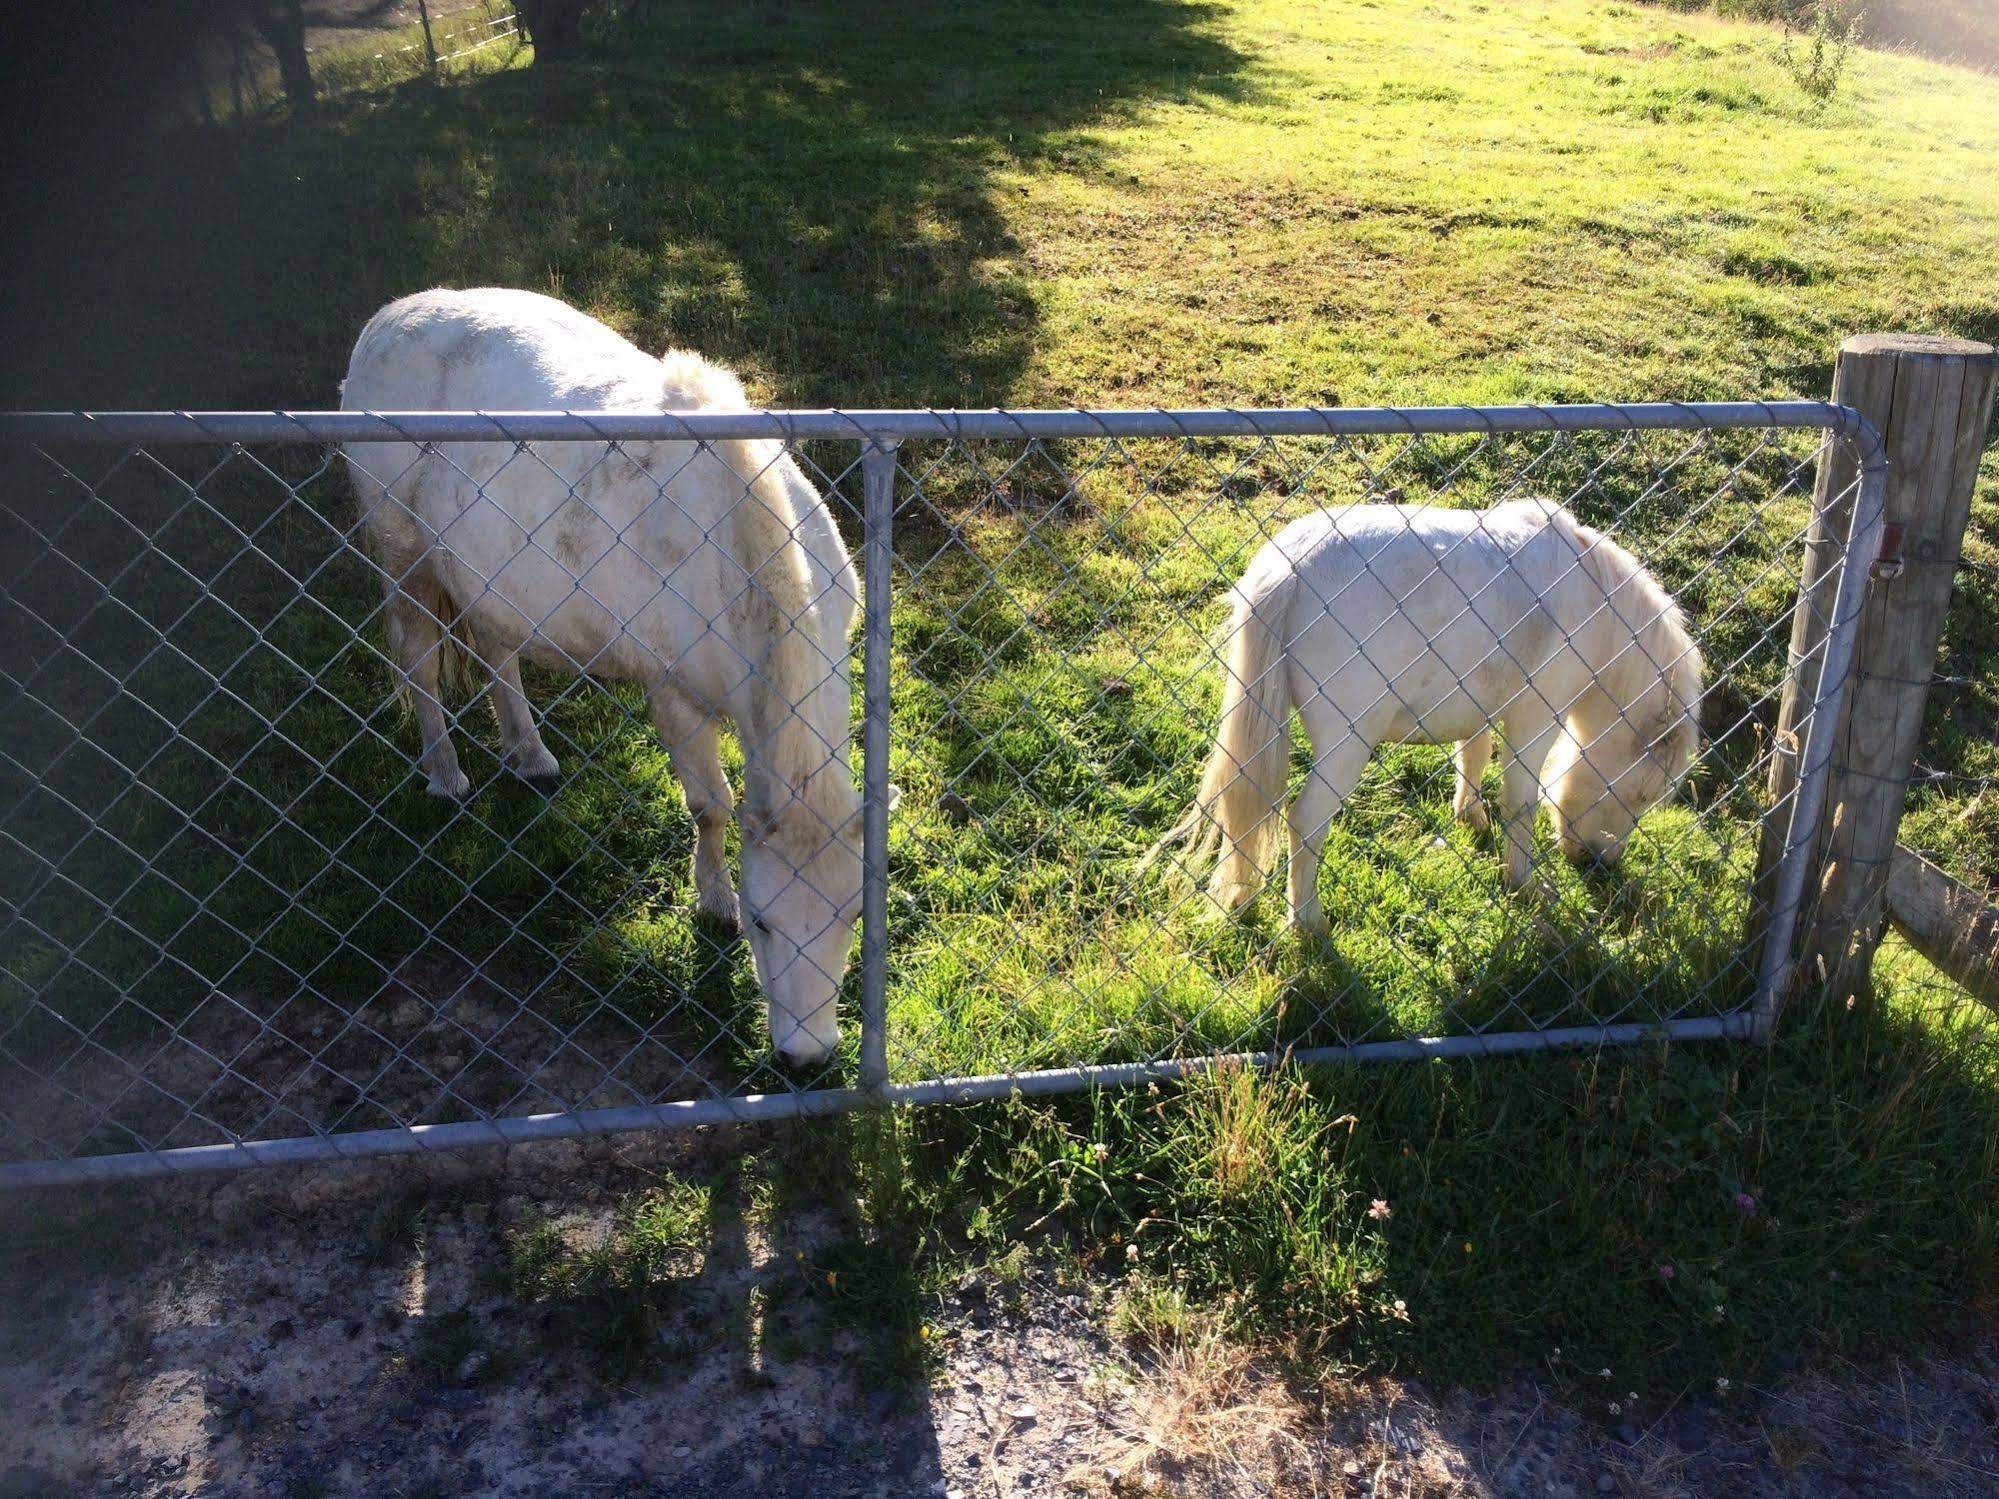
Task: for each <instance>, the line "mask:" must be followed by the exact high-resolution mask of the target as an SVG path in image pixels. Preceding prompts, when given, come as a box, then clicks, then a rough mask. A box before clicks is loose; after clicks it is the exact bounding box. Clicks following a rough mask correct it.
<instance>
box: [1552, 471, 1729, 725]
mask: <svg viewBox="0 0 1999 1499" xmlns="http://www.w3.org/2000/svg"><path fill="white" fill-rule="evenodd" d="M1545 508H1546V511H1547V514H1548V518H1549V520H1550V522H1551V523H1553V524H1554V525H1556V526H1558V527H1560V528H1562V529H1564V530H1566V531H1568V532H1569V533H1570V538H1569V539H1570V540H1571V541H1572V542H1573V543H1574V545H1575V548H1576V552H1577V556H1578V557H1579V558H1580V559H1581V566H1582V568H1583V570H1584V571H1585V572H1586V573H1587V574H1588V575H1589V577H1590V580H1591V581H1592V582H1593V583H1595V584H1596V586H1597V587H1598V588H1600V589H1602V590H1603V594H1604V597H1605V599H1606V600H1608V602H1609V609H1610V613H1611V615H1612V616H1613V617H1615V618H1617V619H1620V620H1622V621H1623V622H1624V624H1625V625H1626V627H1627V628H1629V629H1630V630H1631V632H1632V637H1633V641H1632V644H1630V645H1625V644H1623V643H1622V642H1619V644H1618V645H1617V646H1616V647H1615V648H1614V655H1613V658H1612V660H1611V661H1609V662H1608V663H1607V664H1606V665H1605V667H1604V668H1603V676H1602V680H1603V684H1604V687H1605V689H1606V690H1607V691H1609V692H1611V693H1612V694H1613V695H1614V696H1616V697H1617V699H1618V701H1620V702H1623V703H1637V702H1640V701H1642V700H1643V699H1644V698H1645V697H1646V695H1647V694H1648V693H1649V692H1650V691H1651V689H1652V688H1653V687H1654V685H1655V684H1658V683H1663V684H1664V685H1665V688H1666V691H1667V693H1668V694H1669V697H1670V701H1669V705H1668V713H1667V717H1666V719H1665V720H1664V721H1662V723H1661V728H1662V729H1663V730H1664V732H1665V733H1671V732H1672V731H1673V730H1674V729H1677V728H1682V727H1684V728H1688V729H1690V730H1691V731H1692V733H1693V735H1694V743H1695V744H1697V743H1698V733H1699V718H1700V706H1701V682H1702V662H1701V653H1700V647H1699V645H1698V644H1696V642H1695V640H1694V637H1693V632H1692V631H1691V630H1689V629H1688V628H1687V619H1686V616H1685V615H1684V614H1682V613H1681V612H1680V606H1679V604H1678V603H1676V602H1675V601H1674V599H1673V596H1672V595H1671V594H1669V593H1668V592H1666V590H1665V589H1664V588H1663V587H1662V586H1661V585H1660V583H1659V580H1658V579H1657V578H1655V577H1653V576H1652V574H1651V573H1650V572H1648V571H1647V570H1646V568H1645V565H1644V564H1643V563H1642V562H1640V561H1639V560H1638V559H1637V558H1636V557H1634V556H1632V555H1631V553H1630V552H1628V551H1626V550H1625V549H1624V548H1623V547H1622V546H1619V545H1618V544H1617V542H1615V541H1613V540H1612V539H1611V538H1610V537H1609V536H1607V535H1605V534H1604V533H1603V532H1602V531H1599V530H1597V529H1596V528H1595V527H1594V526H1586V525H1584V524H1583V523H1582V522H1581V521H1579V520H1577V519H1576V518H1575V516H1574V515H1573V514H1572V513H1571V512H1570V511H1569V510H1568V509H1566V508H1565V507H1563V506H1561V505H1556V504H1548V505H1547V506H1546V507H1545ZM1660 737H1664V735H1663V734H1662V735H1661V736H1660Z"/></svg>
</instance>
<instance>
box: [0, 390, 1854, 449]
mask: <svg viewBox="0 0 1999 1499" xmlns="http://www.w3.org/2000/svg"><path fill="white" fill-rule="evenodd" d="M579 422H580V423H582V424H584V425H585V426H586V427H587V428H588V429H589V430H590V431H591V432H592V433H594V434H596V436H597V437H599V438H600V439H602V440H604V441H609V442H620V441H623V442H641V441H660V440H663V439H672V438H680V439H688V440H695V441H703V440H715V439H737V438H758V437H764V438H785V439H790V440H794V441H805V440H814V439H826V438H850V439H858V440H861V441H864V442H875V443H893V442H903V441H916V440H920V439H923V438H946V439H967V440H969V439H974V438H983V439H992V438H1013V439H1020V438H1040V439H1045V440H1055V439H1062V438H1090V437H1124V438H1140V437H1365V436H1375V437H1380V436H1394V435H1397V434H1412V435H1416V434H1420V435H1438V436H1443V435H1450V434H1469V435H1476V434H1478V433H1503V432H1629V431H1657V430H1666V431H1689V432H1691V431H1703V430H1734V431H1740V430H1744V429H1748V428H1756V427H1771V428H1789V429H1810V428H1817V429H1821V430H1824V431H1830V432H1836V433H1838V434H1840V435H1841V436H1843V437H1845V438H1847V439H1849V440H1850V441H1852V442H1853V443H1854V444H1855V445H1856V447H1857V449H1858V451H1859V455H1860V458H1861V460H1862V463H1863V465H1864V464H1865V463H1866V461H1867V460H1868V459H1869V458H1870V457H1878V456H1879V454H1880V452H1881V437H1880V434H1879V433H1877V432H1876V431H1875V430H1874V428H1873V427H1872V426H1871V425H1870V424H1869V423H1868V421H1867V419H1866V418H1865V417H1863V416H1861V415H1860V413H1859V412H1857V411H1855V410H1853V409H1852V408H1851V407H1847V406H1838V405H1834V404H1833V403H1832V402H1830V401H1645V402H1638V403H1634V404H1629V405H1617V404H1592V405H1561V406H1403V407H1398V406H1351V407H1318V406H1295V407H1243V408H1227V409H1222V408H1217V409H1212V410H1201V411H1167V410H1117V411H1089V410H1081V409H1078V410H1073V411H916V410H910V411H834V410H826V411H662V412H649V411H648V412H631V411H580V412H579V411H455V412H453V411H432V412H395V411H213V412H185V411H176V412H163V411H105V412H83V411H72V412H60V411H48V412H11V413H0V443H5V442H36V443H72V442H75V443H99V442H109V443H154V442H160V443H165V442H172V443H190V442H224V443H306V442H495V441H500V442H575V441H577V440H578V439H577V436H576V430H577V424H578V423H579Z"/></svg>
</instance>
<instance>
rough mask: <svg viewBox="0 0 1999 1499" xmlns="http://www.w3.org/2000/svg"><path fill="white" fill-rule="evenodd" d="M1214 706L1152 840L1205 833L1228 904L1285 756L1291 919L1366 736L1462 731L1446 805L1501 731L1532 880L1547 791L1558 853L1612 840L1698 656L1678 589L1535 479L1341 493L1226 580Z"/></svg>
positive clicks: (1665, 749) (1263, 831)
mask: <svg viewBox="0 0 1999 1499" xmlns="http://www.w3.org/2000/svg"><path fill="white" fill-rule="evenodd" d="M1227 654H1228V677H1227V681H1226V683H1225V685H1224V688H1223V693H1222V714H1221V725H1220V728H1219V730H1218V732H1217V733H1216V736H1215V747H1214V750H1213V752H1212V754H1211V755H1210V756H1209V758H1208V762H1207V766H1206V769H1205V771H1204V772H1203V774H1202V777H1201V788H1200V793H1199V795H1198V797H1197V798H1196V799H1195V802H1194V806H1193V809H1192V810H1191V811H1190V812H1189V813H1188V814H1187V816H1186V817H1185V818H1183V819H1182V820H1181V822H1180V823H1179V824H1178V825H1177V826H1175V827H1174V828H1173V829H1172V831H1170V832H1169V833H1167V835H1166V836H1165V837H1164V838H1162V839H1161V840H1160V841H1159V843H1158V844H1157V845H1155V846H1154V848H1153V850H1152V852H1151V853H1150V854H1148V855H1147V857H1146V863H1148V864H1149V863H1151V862H1152V861H1153V860H1155V859H1156V858H1158V857H1159V855H1160V854H1161V853H1162V852H1163V851H1164V850H1165V849H1167V848H1168V847H1171V846H1173V845H1175V844H1181V843H1191V844H1192V852H1193V855H1194V856H1195V857H1196V858H1197V859H1205V858H1206V857H1211V856H1213V855H1215V854H1216V853H1217V852H1218V853H1219V856H1220V857H1219V860H1218V862H1217V863H1216V865H1215V869H1214V872H1213V875H1212V876H1211V878H1210V879H1209V882H1208V891H1209V895H1210V897H1211V898H1212V899H1213V900H1214V902H1215V903H1216V904H1217V905H1218V906H1220V907H1221V908H1222V909H1224V910H1233V909H1235V908H1237V907H1239V906H1241V905H1243V904H1245V903H1246V902H1248V901H1250V900H1252V899H1253V898H1254V897H1255V896H1256V894H1257V892H1258V891H1259V890H1261V889H1262V887H1263V884H1264V881H1265V879H1266V878H1267V875H1268V870H1269V867H1270V864H1271V861H1272V857H1273V855H1274V853H1275V844H1276V840H1277V817H1278V813H1279V811H1280V809H1281V808H1282V807H1283V805H1284V798H1285V792H1286V786H1287V781H1288V777H1289V771H1290V767H1291V714H1292V712H1293V710H1296V712H1297V713H1298V715H1299V717H1300V718H1302V719H1303V720H1304V724H1305V732H1306V735H1307V737H1308V738H1309V739H1310V741H1311V746H1312V768H1311V771H1310V774H1309V775H1308V777H1307V778H1306V781H1305V784H1304V787H1303V789H1302V790H1301V791H1300V792H1299V794H1298V797H1297V799H1296V800H1295V801H1293V802H1292V804H1291V807H1290V812H1289V816H1288V822H1289V827H1290V841H1291V858H1290V887H1291V888H1290V895H1291V921H1292V924H1293V925H1294V926H1296V927H1297V928H1298V929H1300V930H1301V931H1308V932H1322V931H1324V930H1325V927H1326V918H1325V914H1324V911H1323V910H1322V909H1321V907H1320V904H1319V855H1320V851H1321V849H1322V848H1323V847H1324V845H1325V840H1326V833H1327V829H1328V826H1329V824H1330V823H1331V821H1332V818H1333V816H1334V814H1335V813H1336V812H1338V811H1339V809H1340V805H1341V803H1343V802H1344V801H1345V800H1346V798H1347V797H1348V796H1349V795H1351V794H1352V792H1353V789H1354V787H1355V785H1356V784H1357V783H1358V782H1359V780H1360V776H1361V772H1362V771H1363V770H1364V769H1365V768H1366V766H1367V762H1368V758H1369V756H1370V755H1372V754H1373V752H1374V749H1375V746H1377V745H1379V744H1382V743H1384V742H1388V741H1396V740H1399V741H1403V742H1414V743H1420V744H1450V743H1454V742H1455V743H1458V752H1457V802H1456V811H1457V815H1458V817H1459V819H1460V820H1462V821H1464V822H1467V823H1470V824H1471V825H1472V826H1474V827H1478V828H1483V827H1484V826H1485V825H1486V816H1485V810H1484V806H1483V804H1482V803H1481V801H1480V797H1479V789H1478V787H1479V777H1480V774H1481V773H1482V772H1483V771H1484V769H1485V766H1486V763H1487V761H1488V759H1489V757H1490V755H1491V752H1492V741H1491V731H1492V730H1493V729H1494V728H1497V729H1498V730H1499V731H1500V734H1501V737H1502V738H1503V739H1504V741H1505V743H1506V751H1507V752H1506V763H1505V777H1504V792H1503V800H1502V816H1503V818H1504V822H1505V829H1506V854H1505V866H1504V867H1505V876H1506V883H1507V886H1508V887H1509V888H1510V889H1515V890H1519V889H1525V888H1528V887H1529V886H1530V885H1531V883H1532V874H1533V838H1534V817H1535V812H1536V810H1537V808H1538V806H1539V802H1540V800H1541V798H1542V797H1543V796H1545V797H1546V799H1547V802H1548V806H1549V810H1550V812H1551V813H1552V815H1553V819H1554V824H1555V829H1556V831H1557V833H1558V835H1559V836H1560V839H1561V844H1562V848H1563V850H1564V851H1565V852H1566V853H1568V854H1569V856H1570V857H1571V858H1575V859H1582V858H1586V857H1594V858H1596V859H1597V860H1599V861H1602V862H1605V863H1610V862H1614V861H1615V860H1616V858H1617V857H1618V855H1619V854H1620V853H1621V852H1622V851H1623V848H1624V846H1625V843H1626V841H1627V840H1628V838H1629V837H1630V834H1631V831H1632V829H1633V828H1634V827H1635V826H1636V825H1637V823H1638V819H1639V818H1640V817H1642V816H1643V815H1644V814H1645V813H1646V812H1647V811H1649V810H1650V809H1651V808H1652V807H1654V806H1656V805H1657V804H1658V803H1659V802H1661V801H1663V800H1664V799H1665V798H1666V796H1667V795H1668V794H1669V793H1670V792H1671V791H1672V789H1673V787H1674V786H1675V784H1676V783H1677V782H1678V780H1679V778H1680V777H1681V775H1683V774H1684V773H1685V771H1686V769H1687V767H1688V765H1689V764H1690V763H1691V762H1692V760H1693V757H1694V755H1695V753H1696V752H1697V751H1698V749H1699V747H1700V728H1699V717H1698V715H1699V707H1700V698H1701V658H1700V652H1699V650H1698V649H1697V648H1696V647H1695V645H1694V641H1693V638H1692V637H1691V636H1690V635H1689V634H1688V633H1687V628H1686V623H1685V621H1684V620H1683V619H1682V617H1681V615H1680V611H1679V609H1678V607H1677V606H1676V605H1675V604H1674V603H1673V601H1672V599H1671V598H1670V597H1668V595H1667V594H1666V592H1665V590H1664V589H1662V588H1661V587H1660V586H1659V584H1658V582H1657V580H1655V579H1654V578H1653V577H1652V576H1651V575H1650V574H1649V573H1647V572H1646V571H1645V569H1644V568H1643V567H1642V566H1641V565H1640V564H1639V562H1638V559H1637V558H1635V557H1633V556H1632V555H1631V554H1630V553H1629V552H1627V551H1625V550H1624V548H1622V547H1620V546H1618V545H1617V543H1615V542H1614V541H1612V540H1610V539H1609V538H1608V537H1607V536H1604V535H1603V534H1602V533H1601V532H1598V531H1594V530H1592V529H1591V528H1590V527H1588V526H1585V525H1583V524H1581V523H1580V522H1578V521H1577V520H1576V518H1575V517H1574V516H1572V515H1571V514H1569V512H1568V511H1567V510H1565V509H1563V508H1562V507H1561V506H1559V505H1556V504H1553V503H1551V502H1548V501H1545V500H1516V501H1513V502H1511V503H1509V504H1504V505H1499V506H1496V507H1495V508H1493V509H1490V510H1482V511H1478V510H1442V509H1434V508H1428V507H1403V506H1399V505H1354V506H1350V507H1347V508H1345V509H1340V510H1326V511H1320V512H1319V513H1318V514H1316V515H1311V516H1307V517H1305V518H1304V519H1302V520H1298V521H1295V522H1293V523H1292V524H1291V525H1289V526H1287V527H1285V528H1284V530H1282V531H1281V532H1279V533H1278V534H1277V535H1276V536H1275V537H1274V538H1272V539H1271V541H1270V542H1269V543H1268V544H1267V545H1265V546H1264V547H1263V549H1262V550H1261V551H1259V552H1258V553H1257V555H1256V558H1255V560H1254V561H1253V562H1251V563H1250V565H1249V570H1248V571H1247V572H1246V573H1245V574H1244V575H1243V578H1242V581H1241V582H1240V583H1239V584H1238V585H1237V586H1236V589H1235V609H1234V615H1233V618H1232V619H1231V621H1230V624H1229V635H1228V642H1227Z"/></svg>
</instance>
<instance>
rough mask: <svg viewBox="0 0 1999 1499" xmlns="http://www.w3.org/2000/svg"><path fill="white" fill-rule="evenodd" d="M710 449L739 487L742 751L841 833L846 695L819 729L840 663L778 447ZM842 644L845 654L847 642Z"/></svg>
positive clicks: (735, 509) (732, 527)
mask: <svg viewBox="0 0 1999 1499" xmlns="http://www.w3.org/2000/svg"><path fill="white" fill-rule="evenodd" d="M709 447H710V449H711V451H712V452H713V453H714V455H715V457H716V458H718V459H719V460H720V461H721V463H722V465H723V466H724V467H725V468H726V469H728V470H729V471H730V472H731V473H732V474H733V475H734V482H733V483H732V484H731V486H730V487H731V489H733V488H734V487H735V484H740V485H741V486H742V489H743V492H742V494H741V496H740V497H739V498H737V499H736V500H735V502H734V504H732V505H731V506H730V507H729V527H728V536H727V547H728V550H729V552H730V553H731V557H732V560H733V561H734V562H735V563H736V565H737V566H738V567H740V568H741V569H742V571H743V576H744V578H745V579H746V580H747V581H746V583H745V604H746V607H745V609H744V618H745V619H746V620H747V622H748V624H749V638H748V639H747V640H745V641H743V642H742V648H743V650H744V653H745V655H747V656H748V657H749V660H750V663H751V670H752V674H753V677H754V680H753V681H752V682H751V684H750V691H749V703H750V719H751V722H749V723H748V724H739V725H737V728H738V731H739V732H741V733H742V735H743V739H744V749H745V753H749V754H754V755H756V757H757V758H758V759H759V760H760V761H761V762H762V763H763V765H764V766H765V768H766V769H767V770H768V771H769V772H770V773H771V775H773V776H774V777H775V778H776V779H777V781H778V782H779V783H780V784H781V785H782V786H783V787H785V788H787V790H788V791H789V793H790V795H791V796H793V797H796V798H798V799H800V800H803V801H804V802H805V803H806V804H807V805H808V806H810V807H811V808H812V809H813V810H814V811H815V812H817V813H818V814H819V815H820V816H821V817H822V818H823V819H824V820H825V821H826V822H827V823H828V824H829V825H830V826H831V827H833V828H838V827H840V826H841V825H842V824H844V823H845V821H846V820H847V818H848V817H849V816H850V815H851V813H852V811H853V807H852V805H851V803H852V801H853V799H854V788H853V783H852V781H851V780H849V779H848V776H847V773H846V768H845V767H846V763H847V759H846V754H845V750H846V747H847V735H848V733H849V726H848V724H847V722H846V719H845V715H844V710H845V708H846V700H845V697H844V695H843V696H842V697H841V702H840V707H841V709H842V717H841V722H840V723H839V724H838V725H831V724H827V725H821V724H818V723H816V722H815V721H814V718H813V716H812V715H813V709H814V705H815V704H817V703H818V702H819V701H820V700H821V693H820V689H821V688H822V687H824V686H825V685H826V684H827V682H828V681H829V680H830V679H831V678H832V677H833V676H834V674H835V673H836V672H837V671H838V669H839V667H840V665H841V662H840V661H838V660H834V659H832V658H831V657H830V656H829V655H828V652H827V650H826V647H825V645H824V643H823V641H822V639H821V635H822V632H821V630H820V628H819V620H818V618H817V615H816V613H815V610H816V607H817V605H818V601H817V600H816V599H815V598H814V597H813V592H812V574H811V566H810V561H809V559H808V557H807V556H806V552H805V547H804V543H803V542H802V540H801V539H800V536H799V526H800V521H801V518H800V516H799V515H798V514H797V512H796V510H795V509H794V508H793V506H792V503H791V497H790V496H789V495H788V494H787V493H786V492H785V487H784V481H783V475H782V474H781V472H780V471H779V465H780V464H781V463H782V461H783V450H782V449H780V448H777V447H776V445H775V444H771V443H765V442H756V441H751V440H748V439H740V440H734V441H716V442H712V443H710V444H709ZM839 645H840V646H841V647H842V648H843V649H844V647H845V645H846V642H845V641H841V642H839ZM836 771H837V774H836V773H831V772H836ZM842 791H844V792H845V795H844V796H842V795H841V794H840V793H841V792H842Z"/></svg>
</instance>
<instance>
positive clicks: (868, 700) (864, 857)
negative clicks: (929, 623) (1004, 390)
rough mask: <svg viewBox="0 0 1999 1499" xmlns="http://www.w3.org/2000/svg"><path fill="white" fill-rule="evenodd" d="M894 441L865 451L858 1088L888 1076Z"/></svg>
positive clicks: (871, 442) (874, 442)
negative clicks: (889, 746) (890, 629)
mask: <svg viewBox="0 0 1999 1499" xmlns="http://www.w3.org/2000/svg"><path fill="white" fill-rule="evenodd" d="M895 449H896V445H895V442H894V440H893V439H889V440H886V441H885V440H883V439H881V438H878V437H872V436H871V437H869V438H868V439H867V445H866V446H865V447H864V448H863V449H862V451H861V485H862V490H863V500H862V512H863V513H862V521H863V525H864V528H865V529H864V534H863V538H862V543H861V547H862V559H861V561H862V584H861V588H862V594H863V597H862V602H861V610H862V613H861V632H862V645H861V649H862V658H861V670H862V672H863V673H864V675H863V678H862V682H861V705H862V719H861V794H862V800H861V1086H862V1087H864V1088H880V1087H881V1086H882V1085H883V1084H885V1083H886V1082H887V1081H888V795H889V792H888V712H889V694H888V674H889V645H890V633H889V574H890V567H891V563H892V562H893V560H894V556H895V552H894V544H895Z"/></svg>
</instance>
